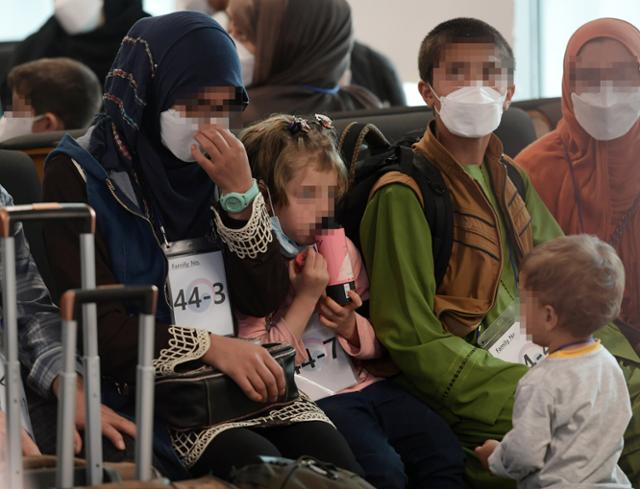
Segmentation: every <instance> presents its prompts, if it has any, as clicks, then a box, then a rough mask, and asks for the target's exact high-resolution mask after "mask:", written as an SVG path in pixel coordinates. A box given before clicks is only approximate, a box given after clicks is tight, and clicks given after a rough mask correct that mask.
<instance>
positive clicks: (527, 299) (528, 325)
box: [520, 277, 557, 346]
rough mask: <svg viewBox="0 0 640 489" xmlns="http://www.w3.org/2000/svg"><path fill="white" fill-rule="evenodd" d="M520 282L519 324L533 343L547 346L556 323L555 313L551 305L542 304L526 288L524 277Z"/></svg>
mask: <svg viewBox="0 0 640 489" xmlns="http://www.w3.org/2000/svg"><path fill="white" fill-rule="evenodd" d="M520 283H521V285H520V325H521V326H523V327H524V328H525V330H526V332H527V335H528V336H529V337H530V338H531V340H532V341H533V342H534V343H535V344H537V345H540V346H549V345H550V342H551V334H552V331H553V329H554V328H555V326H556V324H557V316H556V313H555V311H554V309H553V307H551V306H549V305H543V304H542V303H541V302H540V301H539V300H538V298H537V297H536V294H535V293H534V292H532V291H530V290H528V289H527V288H526V284H525V281H524V277H522V280H521V282H520Z"/></svg>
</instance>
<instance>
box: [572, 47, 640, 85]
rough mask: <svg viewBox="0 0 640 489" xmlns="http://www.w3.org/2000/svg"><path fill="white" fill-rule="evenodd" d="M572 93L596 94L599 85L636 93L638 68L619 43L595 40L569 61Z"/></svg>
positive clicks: (636, 63)
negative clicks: (632, 90) (626, 89)
mask: <svg viewBox="0 0 640 489" xmlns="http://www.w3.org/2000/svg"><path fill="white" fill-rule="evenodd" d="M570 69H571V85H572V91H574V92H575V93H577V94H578V95H581V94H583V93H585V92H597V91H598V89H599V88H600V86H601V85H606V84H608V85H612V86H614V87H620V88H629V89H638V88H640V67H639V66H638V61H637V60H636V59H635V58H634V57H633V55H632V54H631V53H630V52H629V50H627V48H626V47H625V46H623V45H622V44H621V43H619V42H618V41H615V40H613V39H605V38H602V39H594V40H592V41H589V42H588V43H587V44H585V45H584V46H583V47H582V49H580V52H579V53H578V55H577V56H576V59H575V60H572V61H570Z"/></svg>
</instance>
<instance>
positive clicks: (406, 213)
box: [360, 184, 526, 428]
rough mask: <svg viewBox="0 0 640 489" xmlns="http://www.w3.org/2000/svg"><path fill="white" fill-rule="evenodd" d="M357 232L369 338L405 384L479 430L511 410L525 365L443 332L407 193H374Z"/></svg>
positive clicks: (429, 258)
mask: <svg viewBox="0 0 640 489" xmlns="http://www.w3.org/2000/svg"><path fill="white" fill-rule="evenodd" d="M360 235H361V241H362V250H363V255H364V258H365V262H366V264H367V268H368V271H369V274H370V313H371V320H372V323H373V326H374V328H375V330H376V335H377V336H378V338H379V339H380V341H381V342H382V343H383V344H384V345H385V347H386V348H387V349H388V350H389V352H390V354H391V356H392V358H393V360H394V361H395V362H396V364H397V365H398V367H399V368H400V370H401V371H402V373H403V375H404V377H405V380H407V381H408V383H409V384H410V386H411V387H412V389H413V390H414V391H415V392H416V393H417V394H418V395H420V397H422V398H424V399H426V400H429V401H432V403H435V404H436V405H437V406H439V407H441V408H442V411H445V412H447V413H450V414H451V415H453V416H454V417H455V418H463V419H465V420H467V421H472V422H473V421H474V420H475V421H477V422H478V423H480V425H482V426H484V427H485V428H488V426H487V425H489V426H492V425H494V423H495V422H496V420H497V418H498V417H499V416H500V413H505V412H506V413H510V406H511V404H512V403H513V395H514V392H515V388H516V384H517V382H518V380H519V379H520V377H521V376H522V375H524V373H525V372H526V368H525V367H524V366H523V365H517V364H511V363H506V362H503V361H501V360H498V359H496V358H494V357H492V356H491V355H490V354H489V353H488V352H486V351H484V350H482V349H478V348H475V347H474V346H473V345H471V344H469V343H467V342H466V341H465V339H463V338H459V337H457V336H453V335H451V334H449V333H448V332H446V331H445V330H444V328H443V327H442V325H441V323H440V321H439V320H438V319H437V318H436V316H435V314H434V312H433V306H434V296H435V289H436V284H435V277H434V272H433V269H434V264H433V255H432V249H431V233H430V230H429V226H428V223H427V221H426V219H425V216H424V213H423V210H422V207H421V205H420V203H419V201H418V200H417V198H416V196H415V194H414V193H413V191H412V190H411V189H409V188H408V187H405V186H403V185H399V184H394V185H389V186H388V187H385V188H383V189H382V190H380V191H378V192H377V193H376V195H375V196H374V198H373V199H372V200H371V202H370V203H369V205H368V207H367V209H366V211H365V214H364V216H363V220H362V223H361V228H360ZM505 408H506V409H505ZM509 417H510V414H509ZM450 421H451V420H450Z"/></svg>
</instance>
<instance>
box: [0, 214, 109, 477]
mask: <svg viewBox="0 0 640 489" xmlns="http://www.w3.org/2000/svg"><path fill="white" fill-rule="evenodd" d="M50 219H60V220H78V221H81V222H83V223H84V227H83V236H84V235H86V236H89V237H90V239H89V240H87V239H85V241H90V242H91V245H93V234H94V231H95V222H96V218H95V212H94V211H93V209H92V208H91V207H90V206H88V205H86V204H58V203H40V204H33V205H18V206H10V207H4V208H2V209H0V238H1V239H2V243H3V247H2V261H3V264H4V267H3V277H2V279H3V282H2V283H3V286H2V296H3V297H2V298H3V314H4V330H5V331H4V346H5V358H6V365H5V373H6V376H7V383H6V394H7V399H6V405H7V413H6V414H7V434H8V441H7V465H6V466H7V475H8V481H7V482H8V486H7V487H11V488H18V489H19V488H21V487H22V485H23V481H22V448H21V442H20V429H21V426H20V362H19V361H18V325H17V319H18V318H17V297H16V259H15V240H14V237H13V230H14V227H15V226H16V225H17V223H18V222H34V221H43V220H50ZM93 275H94V276H95V272H94V273H93ZM98 408H99V406H98Z"/></svg>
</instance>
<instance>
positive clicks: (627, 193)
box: [516, 18, 640, 331]
mask: <svg viewBox="0 0 640 489" xmlns="http://www.w3.org/2000/svg"><path fill="white" fill-rule="evenodd" d="M597 38H609V39H613V40H615V41H618V42H619V43H621V44H622V45H624V46H625V47H626V48H627V50H629V52H630V53H631V54H632V55H633V56H634V57H635V58H636V60H638V66H639V69H640V31H639V30H638V29H637V28H636V27H634V26H633V25H632V24H630V23H628V22H625V21H623V20H619V19H612V18H606V19H598V20H594V21H592V22H589V23H587V24H585V25H583V26H582V27H580V28H579V29H578V30H577V31H576V32H575V33H574V34H573V36H572V37H571V39H570V40H569V44H568V45H567V50H566V52H565V55H564V73H563V79H562V119H561V120H560V122H559V123H558V127H557V128H556V129H555V130H554V131H552V132H550V133H549V134H547V135H545V136H543V137H542V138H541V139H540V140H538V141H536V142H534V143H533V144H531V145H530V146H528V147H527V148H525V149H524V150H523V151H522V152H521V153H520V154H519V155H518V156H517V158H516V161H517V162H518V163H519V164H521V165H522V166H523V167H524V168H525V169H526V170H527V171H528V172H529V175H530V176H531V179H532V181H533V183H534V185H535V187H536V189H537V190H538V192H539V193H540V195H541V197H542V199H543V200H544V202H545V203H546V204H547V207H548V208H549V210H550V211H551V212H552V213H553V215H554V216H555V217H556V219H557V220H558V223H559V224H560V226H562V228H563V229H564V231H565V233H568V234H576V233H583V232H584V233H589V234H595V235H597V236H599V237H600V238H601V239H603V240H606V241H608V242H610V243H613V244H615V246H616V249H617V251H618V253H619V254H620V256H621V258H622V261H623V262H624V264H625V270H626V274H627V288H626V291H625V297H624V303H623V314H622V316H621V319H623V320H624V321H625V322H627V323H628V324H630V325H631V326H632V327H634V328H635V329H637V330H638V331H640V211H638V212H637V213H636V214H635V215H634V216H633V217H632V218H631V219H630V221H629V225H628V226H627V227H626V230H625V231H624V234H623V235H622V238H621V240H620V241H619V242H618V243H615V241H616V240H615V239H614V234H615V232H616V229H617V228H618V226H619V225H620V223H621V221H622V220H623V219H625V216H626V217H628V213H629V210H630V209H631V208H632V206H633V205H634V202H635V201H636V199H637V198H639V197H638V196H639V195H640V122H637V123H636V124H635V125H634V126H633V127H632V128H631V130H630V131H629V132H628V133H627V134H625V135H624V136H622V137H620V138H618V139H614V140H611V141H596V140H595V139H593V138H592V137H591V136H590V135H589V134H587V133H586V132H585V131H584V130H583V129H582V127H581V126H580V124H579V123H578V121H577V120H576V118H575V116H574V114H573V107H572V103H571V80H570V73H571V60H575V58H576V56H577V55H578V53H579V52H580V49H582V47H583V46H584V45H585V44H587V43H588V42H589V41H591V40H594V39H597ZM574 181H575V185H574ZM578 203H580V204H581V205H580V206H579V205H578ZM579 207H581V208H582V212H580V211H579Z"/></svg>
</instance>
